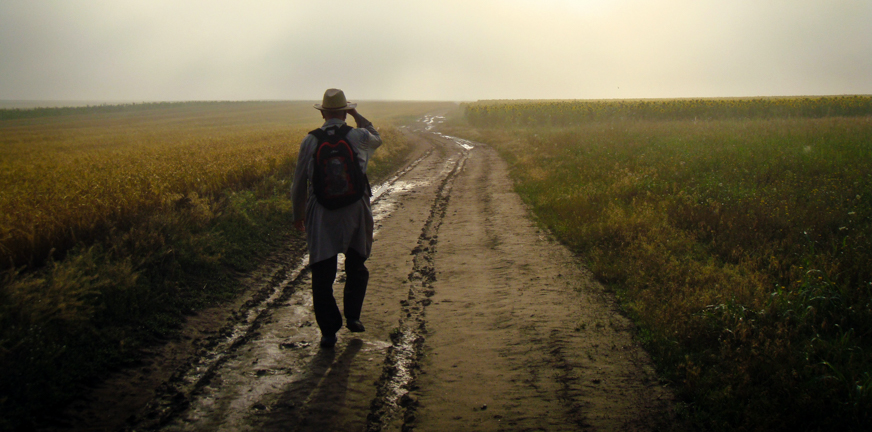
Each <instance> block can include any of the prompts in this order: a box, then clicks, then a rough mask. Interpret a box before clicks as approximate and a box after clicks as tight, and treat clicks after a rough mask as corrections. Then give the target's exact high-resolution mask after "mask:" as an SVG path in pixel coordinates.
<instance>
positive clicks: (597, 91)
mask: <svg viewBox="0 0 872 432" xmlns="http://www.w3.org/2000/svg"><path fill="white" fill-rule="evenodd" d="M328 87H339V88H342V89H344V90H345V92H346V94H347V95H348V97H349V98H350V99H352V100H355V99H370V100H372V99H403V100H476V99H521V98H523V99H531V98H534V99H543V98H561V99H562V98H581V99H587V98H649V97H712V96H759V95H823V94H872V0H439V1H433V0H431V1H426V2H423V1H415V0H396V1H393V0H355V1H345V0H333V1H318V0H299V1H298V0H290V1H219V0H208V1H205V0H204V1H199V0H196V1H195V0H172V1H162V0H144V1H139V0H135V1H134V0H131V1H128V0H68V1H60V0H57V1H49V0H0V99H43V100H58V99H71V100H73V99H75V100H112V101H155V100H252V99H305V100H315V99H320V97H321V95H322V94H323V92H324V89H326V88H328Z"/></svg>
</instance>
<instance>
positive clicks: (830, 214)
mask: <svg viewBox="0 0 872 432" xmlns="http://www.w3.org/2000/svg"><path fill="white" fill-rule="evenodd" d="M487 104H488V103H485V105H487ZM529 105H530V106H529V107H528V109H530V110H532V109H533V108H532V107H534V106H535V103H533V102H530V103H529ZM488 107H489V109H491V110H494V109H498V107H497V104H490V105H488ZM726 117H727V118H724V119H719V120H706V121H693V120H636V121H633V120H605V121H589V122H584V123H583V124H579V125H576V126H562V127H537V126H526V125H521V126H519V125H517V124H515V123H511V122H506V123H504V124H503V126H502V127H499V128H497V127H486V128H485V127H482V128H473V129H469V128H467V127H465V126H463V125H462V122H461V121H455V122H454V124H455V125H456V126H455V127H456V128H457V129H456V130H454V131H452V132H453V133H456V134H461V135H464V134H465V135H466V136H467V137H470V138H473V139H478V140H480V141H485V142H487V143H490V144H492V145H494V146H495V147H497V149H499V151H500V152H501V154H502V155H503V156H504V157H505V158H506V159H507V160H508V161H509V162H510V164H511V167H512V175H513V177H514V179H515V181H516V189H517V191H518V192H519V193H520V194H521V196H522V197H523V198H524V199H525V201H526V202H527V203H528V204H529V205H530V206H531V208H532V210H533V211H534V213H535V214H536V216H537V217H538V219H539V220H540V222H541V223H543V224H544V225H546V226H548V227H549V228H550V229H551V230H552V231H553V232H554V233H555V234H556V235H557V236H558V237H559V238H560V239H561V240H562V241H564V242H565V243H566V244H567V245H569V246H571V247H572V248H573V249H574V250H576V251H577V252H578V253H579V254H580V255H581V256H583V257H584V258H585V260H586V263H587V265H588V266H589V267H590V268H591V270H592V271H593V272H594V274H595V275H596V277H597V278H598V279H599V280H601V281H603V282H605V283H606V284H608V286H610V287H611V288H612V289H614V290H615V292H616V293H617V294H618V296H619V299H620V300H621V302H622V305H623V306H624V308H625V310H626V311H627V312H628V313H629V314H630V315H631V316H632V317H633V318H634V319H635V320H636V321H637V323H639V326H640V336H641V338H642V340H643V342H644V343H645V345H646V347H647V348H648V350H649V351H650V352H651V354H652V356H653V358H654V360H655V361H656V363H657V365H658V367H659V370H660V372H661V373H662V374H663V375H664V376H665V377H667V378H669V379H671V380H672V381H673V382H674V383H675V386H676V387H675V388H676V391H677V393H678V395H679V397H680V398H681V400H682V401H683V402H684V405H683V406H684V409H683V413H684V415H685V417H686V419H687V420H689V421H691V422H692V423H694V424H696V425H697V426H698V427H700V428H702V429H705V430H737V429H738V430H845V429H863V428H868V427H870V426H872V391H870V390H869V385H870V384H872V377H870V371H872V353H870V351H872V118H870V117H869V116H857V117H833V118H796V117H793V118H778V116H774V117H775V118H757V119H740V118H729V116H726ZM494 121H496V120H494ZM449 124H450V122H449ZM484 124H489V123H488V122H484Z"/></svg>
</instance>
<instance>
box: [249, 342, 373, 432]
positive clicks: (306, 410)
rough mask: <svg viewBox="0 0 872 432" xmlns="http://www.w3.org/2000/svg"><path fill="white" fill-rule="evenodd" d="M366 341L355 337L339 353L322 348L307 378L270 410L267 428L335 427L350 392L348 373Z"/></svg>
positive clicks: (284, 429)
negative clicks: (337, 354)
mask: <svg viewBox="0 0 872 432" xmlns="http://www.w3.org/2000/svg"><path fill="white" fill-rule="evenodd" d="M361 348H363V341H362V340H360V339H352V340H351V341H349V342H348V344H347V345H346V346H345V348H344V349H343V350H342V353H341V354H340V355H339V357H338V358H337V357H336V351H335V350H332V349H322V350H320V351H319V352H318V354H316V355H315V356H314V357H313V358H312V360H311V361H310V362H309V364H308V367H307V373H306V374H305V376H304V378H302V379H300V380H297V381H295V382H294V383H292V384H291V385H290V386H289V387H288V388H287V389H285V391H284V393H283V394H282V395H281V396H280V397H279V399H278V401H277V402H276V403H275V404H274V405H273V407H272V409H271V410H270V412H269V413H268V414H267V417H268V418H267V419H266V420H265V422H264V423H263V430H282V431H304V430H332V429H333V428H332V427H331V425H334V424H335V422H336V421H337V420H339V418H338V415H339V414H340V411H341V409H342V408H343V407H344V406H345V401H346V397H347V394H348V377H349V373H350V371H351V365H352V363H353V359H354V357H355V356H356V355H357V353H359V352H360V350H361Z"/></svg>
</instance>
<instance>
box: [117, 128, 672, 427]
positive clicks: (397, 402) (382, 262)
mask: <svg viewBox="0 0 872 432" xmlns="http://www.w3.org/2000/svg"><path fill="white" fill-rule="evenodd" d="M436 122H438V118H434V117H428V118H425V119H424V120H423V121H421V122H419V123H418V125H417V126H415V127H412V128H409V129H408V130H407V132H408V134H409V136H410V137H412V139H414V140H415V141H416V142H417V143H418V144H419V146H418V148H419V150H418V154H417V155H416V157H415V159H414V161H413V162H411V163H410V164H409V165H408V166H407V167H406V168H405V169H404V170H402V171H401V172H399V173H398V174H397V175H396V176H395V177H393V178H391V179H389V180H388V181H386V182H385V183H384V184H382V185H379V186H378V187H377V188H376V190H375V193H374V194H375V196H374V205H373V209H374V215H375V220H376V235H375V239H376V241H375V245H374V247H373V250H374V252H373V255H372V257H371V258H370V259H369V261H367V266H368V268H369V269H370V273H371V279H370V284H369V291H368V294H367V298H366V302H365V304H364V312H363V317H362V320H363V322H364V324H365V325H366V327H367V331H366V332H365V333H355V334H352V333H348V332H347V330H344V329H343V330H342V331H341V332H340V333H339V343H338V344H337V346H336V348H335V350H321V349H319V347H318V340H319V337H320V334H319V332H318V329H317V326H316V325H315V324H314V322H315V319H314V316H313V315H312V312H311V295H310V290H309V284H310V280H309V274H308V271H307V270H306V268H305V264H306V262H305V261H304V262H302V263H279V264H277V265H276V266H275V268H273V269H272V271H271V273H268V274H263V275H260V276H259V277H256V278H253V279H252V280H251V283H252V284H255V285H257V286H254V287H253V288H254V290H253V292H256V293H258V295H255V296H253V297H252V298H251V299H249V301H248V302H247V303H246V305H245V306H244V307H242V308H241V309H240V310H241V311H242V313H241V314H240V315H239V316H238V317H237V319H236V320H235V323H234V324H233V325H232V326H230V327H228V328H225V329H224V330H223V331H222V332H221V333H220V334H217V335H214V336H213V337H211V338H210V339H209V342H208V343H205V344H203V346H202V347H201V348H200V351H199V352H198V353H197V355H196V357H195V359H194V360H193V361H191V362H189V363H188V365H187V366H186V367H185V368H182V369H180V370H178V371H176V372H175V373H174V374H172V376H171V377H170V379H169V380H167V382H166V383H165V384H164V385H163V386H162V387H161V390H160V392H159V394H158V395H157V396H156V397H155V398H154V399H153V400H152V401H151V402H150V403H149V405H148V407H147V408H146V409H144V410H142V411H140V412H139V414H138V415H136V416H134V417H131V419H130V420H129V421H128V425H129V428H128V430H156V429H159V430H164V431H201V430H226V431H237V430H258V431H260V430H266V431H273V430H275V431H279V430H281V431H330V430H348V431H355V430H356V431H363V430H366V431H379V430H385V431H399V430H417V431H454V430H458V431H460V430H464V431H466V430H470V431H471V430H494V431H495V430H524V431H530V430H546V431H555V430H648V429H649V428H650V425H651V422H652V421H654V420H656V419H660V418H662V414H663V413H664V412H666V411H668V408H669V404H670V402H669V400H670V395H669V393H668V392H667V391H665V390H664V389H663V387H662V386H661V385H660V384H658V381H657V378H656V376H655V374H654V373H653V371H652V368H651V366H650V361H649V359H648V357H647V355H646V354H645V352H644V351H643V350H641V349H640V348H639V347H638V345H637V344H636V343H635V342H634V341H633V339H632V335H631V328H630V323H629V322H628V321H627V320H626V319H625V318H624V317H622V316H621V315H619V314H618V313H616V312H615V307H614V303H613V300H612V298H611V297H610V296H609V295H607V294H605V293H603V291H602V289H601V288H600V287H599V286H598V285H597V284H596V283H594V282H592V281H591V280H590V278H589V277H588V275H587V274H585V273H584V272H583V271H582V270H580V267H579V266H578V264H577V263H576V262H575V260H574V258H573V256H572V255H571V254H570V253H569V252H568V251H567V250H565V248H563V247H562V246H560V245H559V244H557V243H555V242H554V241H552V240H550V239H549V238H548V236H547V235H546V234H545V233H543V232H540V230H539V229H537V227H536V225H535V224H534V223H533V222H531V220H530V219H529V215H528V212H527V210H526V209H525V207H524V206H523V204H522V202H521V201H520V199H519V198H518V196H517V195H515V194H514V193H513V192H512V189H511V183H510V180H509V179H508V173H507V167H506V165H505V163H504V162H503V161H502V160H501V159H500V158H499V157H498V156H497V155H496V153H495V151H493V150H492V149H490V148H488V147H486V146H484V145H479V144H475V143H471V142H466V141H463V140H459V139H454V138H451V137H446V136H442V135H440V134H438V133H435V132H434V131H433V130H434V129H433V126H434V124H435V123H436ZM340 259H341V256H340ZM343 281H344V278H343V276H342V274H340V276H339V277H338V279H337V285H336V287H335V288H336V289H335V291H336V294H337V298H339V297H341V292H342V288H341V286H342V283H343ZM340 304H341V301H340Z"/></svg>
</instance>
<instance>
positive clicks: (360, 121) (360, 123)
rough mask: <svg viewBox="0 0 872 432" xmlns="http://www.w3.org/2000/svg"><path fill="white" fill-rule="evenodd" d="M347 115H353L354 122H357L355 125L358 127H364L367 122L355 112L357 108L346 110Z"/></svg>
mask: <svg viewBox="0 0 872 432" xmlns="http://www.w3.org/2000/svg"><path fill="white" fill-rule="evenodd" d="M348 115H350V116H352V117H354V122H355V123H357V127H359V128H361V127H366V125H367V124H369V123H368V122H367V121H366V119H365V118H363V116H362V115H360V114H359V113H358V112H357V108H352V109H350V110H348ZM364 123H366V124H364Z"/></svg>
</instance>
